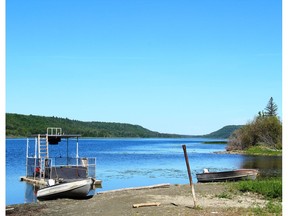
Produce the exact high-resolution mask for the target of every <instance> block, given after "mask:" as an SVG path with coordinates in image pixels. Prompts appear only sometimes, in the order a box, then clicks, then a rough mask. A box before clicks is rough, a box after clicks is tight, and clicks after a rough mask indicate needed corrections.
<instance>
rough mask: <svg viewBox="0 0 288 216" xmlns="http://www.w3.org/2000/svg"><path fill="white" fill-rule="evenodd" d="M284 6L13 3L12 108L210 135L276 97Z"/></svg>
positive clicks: (255, 0) (260, 1)
mask: <svg viewBox="0 0 288 216" xmlns="http://www.w3.org/2000/svg"><path fill="white" fill-rule="evenodd" d="M281 59H282V8H281V1H280V0H234V1H231V0H203V1H190V0H187V1H185V0H180V1H175V0H174V1H169V0H165V1H164V0H163V1H161V0H156V1H155V0H150V1H149V0H142V1H140V0H138V1H135V0H133V1H132V0H130V1H129V0H122V1H119V0H118V1H116V0H114V1H112V0H105V1H103V0H102V1H95V0H91V1H89V0H86V1H74V0H61V1H59V0H49V1H48V0H43V1H36V0H25V1H20V0H18V1H16V0H9V1H6V112H8V113H19V114H33V115H42V116H57V117H63V118H66V117H67V118H70V119H76V120H81V121H105V122H122V123H131V124H138V125H141V126H143V127H145V128H148V129H150V130H154V131H158V132H166V133H178V134H193V135H194V134H206V133H210V132H212V131H215V130H218V129H219V128H221V127H223V126H225V125H232V124H245V123H247V122H248V121H249V120H252V119H253V118H254V116H255V115H257V113H258V111H261V110H263V109H264V108H265V106H266V104H267V102H268V100H269V98H270V97H273V98H274V101H275V103H276V104H277V105H278V113H279V115H280V117H282V60H281Z"/></svg>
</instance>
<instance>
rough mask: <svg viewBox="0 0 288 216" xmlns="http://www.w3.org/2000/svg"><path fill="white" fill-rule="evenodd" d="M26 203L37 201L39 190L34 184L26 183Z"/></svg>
mask: <svg viewBox="0 0 288 216" xmlns="http://www.w3.org/2000/svg"><path fill="white" fill-rule="evenodd" d="M25 186H26V190H25V203H30V202H37V197H36V194H37V190H38V187H37V186H35V185H32V184H28V183H25Z"/></svg>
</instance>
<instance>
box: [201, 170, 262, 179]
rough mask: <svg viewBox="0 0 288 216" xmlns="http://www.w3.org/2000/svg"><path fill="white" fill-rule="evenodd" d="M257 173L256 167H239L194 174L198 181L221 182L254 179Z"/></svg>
mask: <svg viewBox="0 0 288 216" xmlns="http://www.w3.org/2000/svg"><path fill="white" fill-rule="evenodd" d="M257 174H258V170H256V169H239V170H233V171H225V172H209V173H201V174H196V176H197V180H198V182H223V181H239V180H255V179H256V177H257Z"/></svg>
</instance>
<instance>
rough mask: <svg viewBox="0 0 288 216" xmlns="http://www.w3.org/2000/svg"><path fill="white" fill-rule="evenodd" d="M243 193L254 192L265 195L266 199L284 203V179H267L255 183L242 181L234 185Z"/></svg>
mask: <svg viewBox="0 0 288 216" xmlns="http://www.w3.org/2000/svg"><path fill="white" fill-rule="evenodd" d="M234 185H235V187H236V189H238V190H239V191H241V192H253V193H258V194H261V195H263V196H264V197H265V198H266V199H279V200H280V201H282V178H280V177H277V178H269V179H268V178H267V179H259V180H255V181H240V182H237V183H235V184H234Z"/></svg>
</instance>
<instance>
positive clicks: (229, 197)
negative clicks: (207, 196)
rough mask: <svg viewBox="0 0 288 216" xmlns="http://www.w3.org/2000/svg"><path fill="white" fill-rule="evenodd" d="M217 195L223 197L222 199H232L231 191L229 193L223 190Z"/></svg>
mask: <svg viewBox="0 0 288 216" xmlns="http://www.w3.org/2000/svg"><path fill="white" fill-rule="evenodd" d="M216 197H218V198H221V199H232V195H231V193H228V192H226V191H223V192H222V193H220V194H217V195H216Z"/></svg>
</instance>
